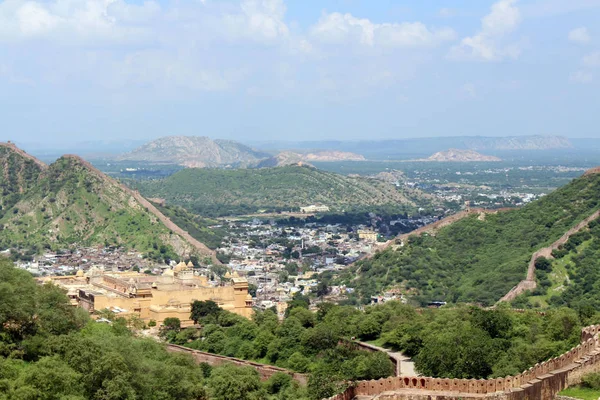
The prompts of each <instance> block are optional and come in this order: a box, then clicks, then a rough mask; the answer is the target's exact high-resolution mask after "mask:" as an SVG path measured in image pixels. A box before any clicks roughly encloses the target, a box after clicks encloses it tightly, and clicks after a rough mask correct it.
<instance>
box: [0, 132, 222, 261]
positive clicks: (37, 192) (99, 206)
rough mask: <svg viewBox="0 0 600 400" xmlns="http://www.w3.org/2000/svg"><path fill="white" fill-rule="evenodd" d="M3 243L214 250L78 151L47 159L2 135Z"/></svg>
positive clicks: (164, 253) (29, 247)
mask: <svg viewBox="0 0 600 400" xmlns="http://www.w3.org/2000/svg"><path fill="white" fill-rule="evenodd" d="M0 188H1V190H2V196H0V206H1V207H0V231H1V234H0V249H6V248H15V249H22V250H24V251H28V252H30V253H37V252H41V251H43V249H54V250H58V249H65V248H69V247H72V246H74V245H78V246H96V245H100V246H108V245H119V246H125V247H126V248H129V249H131V250H136V251H139V252H140V253H143V254H145V255H146V256H148V257H152V258H155V259H156V260H159V259H160V260H163V259H164V257H179V256H183V255H188V256H189V255H190V254H193V253H195V254H199V255H204V256H209V257H213V260H215V262H218V261H216V258H215V254H214V252H213V251H211V250H210V249H209V248H208V247H206V246H205V245H204V244H202V243H200V242H199V241H198V240H196V239H194V238H193V237H191V236H190V235H189V234H188V233H187V232H186V231H184V230H183V229H181V228H180V227H179V226H177V225H175V224H174V223H173V222H172V221H171V220H170V219H169V218H167V217H166V216H165V215H164V214H162V213H161V212H160V211H159V210H158V209H156V207H154V206H153V205H152V204H151V203H150V202H148V201H147V200H146V199H144V198H143V197H142V196H141V195H140V194H139V193H137V192H134V191H132V190H131V189H129V188H127V187H125V186H123V185H122V184H120V183H119V182H117V181H115V180H114V179H112V178H110V177H108V176H106V175H105V174H103V173H102V172H100V171H98V170H97V169H96V168H94V167H93V166H91V165H90V164H89V163H88V162H86V161H84V160H83V159H81V158H80V157H78V156H73V155H66V156H62V157H61V158H59V159H58V160H57V161H55V162H54V163H52V164H50V165H46V164H44V163H42V162H40V161H38V160H37V159H35V158H33V157H32V156H30V155H28V154H26V153H24V152H23V151H22V150H20V149H18V148H17V147H15V146H14V145H13V144H11V143H0Z"/></svg>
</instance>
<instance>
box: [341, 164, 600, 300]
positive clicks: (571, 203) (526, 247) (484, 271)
mask: <svg viewBox="0 0 600 400" xmlns="http://www.w3.org/2000/svg"><path fill="white" fill-rule="evenodd" d="M599 194H600V175H598V174H593V175H589V176H584V177H582V178H579V179H576V180H574V181H573V182H571V183H570V184H568V185H566V186H564V187H563V188H560V189H558V190H556V191H555V192H553V193H551V194H550V195H548V196H546V197H544V198H542V199H540V200H539V201H536V202H534V203H531V204H529V205H527V206H525V207H523V208H521V209H518V210H514V211H509V212H502V213H498V214H495V215H487V216H486V218H485V220H483V221H481V220H479V219H478V218H477V216H473V217H471V218H466V219H463V220H461V221H459V222H456V223H454V224H452V225H450V226H448V227H446V228H443V229H442V230H440V232H439V233H438V234H437V235H436V236H435V237H429V236H425V237H420V238H415V239H414V240H412V241H411V243H410V244H407V245H406V246H404V247H402V248H400V249H398V250H393V249H389V250H386V251H384V252H382V253H381V254H378V255H376V256H375V257H373V258H372V259H369V260H365V261H363V262H359V263H358V264H357V266H356V269H353V270H351V271H350V272H349V273H348V274H347V275H346V276H345V280H346V281H348V282H352V283H353V285H355V286H357V288H358V289H359V292H360V293H361V294H362V295H363V296H369V295H371V294H374V293H376V292H377V291H378V290H381V289H382V288H385V287H388V286H391V285H394V284H401V285H405V286H407V287H410V288H416V290H417V292H418V294H419V295H421V296H422V297H420V300H421V301H430V300H446V301H451V302H456V301H463V302H464V301H467V302H480V303H483V304H493V303H494V302H495V301H496V300H498V299H499V298H500V297H501V296H502V295H504V294H505V293H506V292H508V290H510V288H511V287H512V286H514V285H515V284H516V283H517V282H518V281H520V280H521V279H523V278H524V276H525V271H526V268H527V262H528V260H529V259H530V257H531V254H532V253H533V252H534V251H535V250H537V249H539V248H541V247H543V246H545V245H548V244H550V243H552V242H553V241H555V240H556V239H558V238H559V237H560V236H561V235H562V234H563V233H564V232H566V231H567V230H568V229H569V228H570V227H572V226H573V225H575V224H576V223H577V222H579V221H581V220H582V219H584V218H585V217H587V216H588V215H590V214H591V213H593V211H595V210H596V209H597V208H598V206H599V204H600V203H599V200H598V199H599V196H598V195H599ZM357 269H359V272H360V275H359V277H358V279H357V280H354V281H353V278H354V274H355V273H356V272H357Z"/></svg>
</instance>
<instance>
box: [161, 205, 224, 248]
mask: <svg viewBox="0 0 600 400" xmlns="http://www.w3.org/2000/svg"><path fill="white" fill-rule="evenodd" d="M156 207H157V208H158V209H159V210H160V212H162V213H163V214H164V215H166V216H167V217H169V219H170V220H171V221H173V222H174V223H175V224H177V225H178V226H179V227H180V228H182V229H183V230H185V231H187V232H188V233H189V234H190V235H191V236H192V237H193V238H194V239H196V240H198V241H200V242H202V243H204V244H206V245H207V246H208V247H209V248H211V249H213V250H214V249H216V248H217V247H219V245H220V244H221V242H222V240H223V237H224V236H225V235H226V231H225V230H224V229H220V228H209V226H210V225H216V224H218V222H217V221H215V220H211V219H207V218H202V217H199V216H197V215H194V214H192V213H190V212H189V211H187V210H185V209H184V208H182V207H177V206H164V207H163V206H160V205H156Z"/></svg>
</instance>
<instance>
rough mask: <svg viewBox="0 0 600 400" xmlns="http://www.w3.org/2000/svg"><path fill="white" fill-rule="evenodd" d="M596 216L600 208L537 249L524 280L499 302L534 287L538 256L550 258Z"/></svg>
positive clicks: (599, 215) (599, 213)
mask: <svg viewBox="0 0 600 400" xmlns="http://www.w3.org/2000/svg"><path fill="white" fill-rule="evenodd" d="M598 217H600V210H598V211H596V212H594V213H593V214H592V215H590V216H589V217H587V218H586V219H584V220H582V221H581V222H579V223H578V224H577V225H575V226H574V227H572V228H571V229H569V230H568V231H567V232H566V233H565V234H564V235H562V236H561V237H560V238H559V239H558V240H557V241H555V242H554V243H552V244H551V245H550V246H548V247H544V248H542V249H539V250H538V251H536V252H535V253H533V255H532V256H531V259H530V260H529V265H528V266H527V277H526V278H525V280H523V281H521V282H519V284H518V285H517V286H515V287H513V288H512V289H511V290H510V291H509V292H508V293H507V294H505V295H504V297H502V298H501V299H500V300H499V302H500V301H512V300H514V299H515V297H517V296H518V295H520V294H521V293H524V292H525V291H527V290H533V289H535V288H536V287H537V283H536V281H535V261H536V260H537V259H538V258H540V257H545V258H552V250H556V249H558V248H559V247H560V246H562V245H564V244H565V243H567V240H569V238H570V237H571V236H572V235H574V234H576V233H577V232H579V231H581V230H582V229H584V228H585V227H586V226H588V224H589V223H590V222H592V221H593V220H595V219H597V218H598Z"/></svg>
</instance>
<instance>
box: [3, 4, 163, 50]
mask: <svg viewBox="0 0 600 400" xmlns="http://www.w3.org/2000/svg"><path fill="white" fill-rule="evenodd" d="M159 11H160V6H159V5H158V3H156V2H154V1H146V2H145V3H143V4H142V5H132V4H128V3H126V2H125V1H124V0H52V1H48V2H44V1H31V0H5V1H4V2H0V40H5V41H6V40H8V41H10V40H27V39H48V40H53V41H56V42H60V43H64V44H73V43H85V42H92V41H93V42H94V43H95V44H99V43H101V42H106V41H109V42H118V41H121V42H132V41H135V40H138V39H140V37H142V36H143V35H144V32H143V30H142V29H141V28H140V27H139V26H138V24H139V23H140V22H142V21H147V20H148V19H150V18H152V17H153V16H154V15H156V14H157V13H158V12H159Z"/></svg>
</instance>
